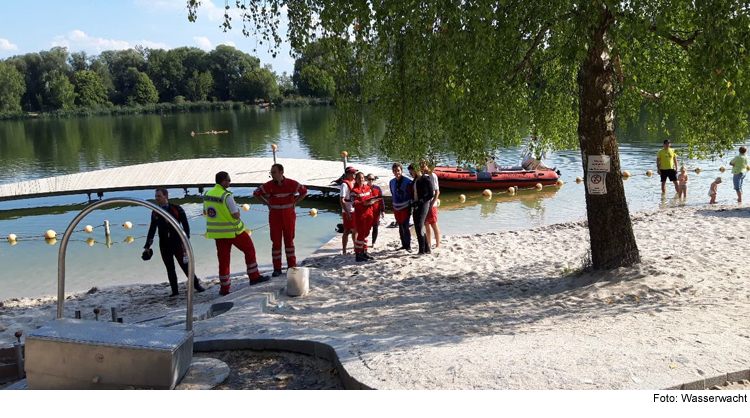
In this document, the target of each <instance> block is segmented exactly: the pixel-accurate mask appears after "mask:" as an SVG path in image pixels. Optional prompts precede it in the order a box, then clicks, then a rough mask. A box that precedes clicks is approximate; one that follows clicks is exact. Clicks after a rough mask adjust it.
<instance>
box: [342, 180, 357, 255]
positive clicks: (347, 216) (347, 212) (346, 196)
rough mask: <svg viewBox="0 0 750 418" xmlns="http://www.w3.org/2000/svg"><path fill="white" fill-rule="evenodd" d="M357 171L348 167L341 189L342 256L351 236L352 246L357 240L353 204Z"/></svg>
mask: <svg viewBox="0 0 750 418" xmlns="http://www.w3.org/2000/svg"><path fill="white" fill-rule="evenodd" d="M356 173H357V170H355V169H354V167H346V170H344V180H342V181H341V187H340V188H339V203H340V204H341V212H342V213H341V216H342V217H343V218H344V236H342V237H341V246H342V254H343V255H346V245H347V244H348V243H349V234H350V233H351V234H352V244H353V243H354V242H355V241H356V240H357V225H356V222H355V220H354V215H353V214H354V205H353V204H352V196H351V192H352V188H353V187H354V186H353V185H354V175H355V174H356Z"/></svg>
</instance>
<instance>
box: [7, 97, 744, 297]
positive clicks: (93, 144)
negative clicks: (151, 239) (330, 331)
mask: <svg viewBox="0 0 750 418" xmlns="http://www.w3.org/2000/svg"><path fill="white" fill-rule="evenodd" d="M334 127H335V115H334V110H333V109H332V108H325V107H321V108H301V109H278V110H245V111H222V112H205V113H197V114H176V115H166V116H159V115H133V116H102V117H89V118H68V119H27V120H21V121H0V164H1V165H2V167H3V170H2V171H0V183H12V182H17V181H21V180H24V179H35V178H44V177H51V176H58V175H63V174H70V173H78V172H84V171H92V170H99V169H105V168H113V167H121V166H127V165H133V164H141V163H149V162H156V161H172V160H178V159H187V158H207V157H270V156H271V155H272V154H271V144H278V146H279V162H280V163H282V164H283V162H284V158H311V159H323V160H339V159H340V158H341V156H340V154H341V151H342V150H345V149H347V148H346V146H345V141H344V139H343V138H342V137H340V136H338V135H337V133H336V132H335V130H334ZM211 130H216V131H223V130H228V131H229V134H225V135H198V136H196V137H191V136H190V132H191V131H195V132H205V131H211ZM663 139H664V138H663V137H661V136H660V135H659V133H655V132H651V131H647V130H646V129H645V128H642V129H641V128H631V129H629V130H628V132H626V133H623V134H621V135H620V137H619V142H620V156H621V160H622V167H623V170H628V171H629V172H630V173H631V174H633V176H632V177H631V178H630V179H628V180H626V181H625V188H626V194H627V198H628V204H629V207H630V209H631V211H643V210H655V209H659V208H664V207H671V206H677V205H703V204H706V203H707V202H708V196H706V192H707V190H708V187H709V184H710V183H711V182H712V181H713V180H714V179H715V178H716V176H717V175H720V173H719V171H718V168H719V167H720V166H726V167H729V160H730V159H731V158H732V157H733V156H734V154H735V153H734V152H733V151H730V152H729V153H728V157H725V158H723V159H718V158H716V159H708V160H689V161H685V163H686V164H687V166H688V167H689V168H690V186H689V191H688V197H687V199H686V200H685V201H679V200H677V199H675V198H673V196H674V191H673V189H669V188H668V189H667V190H668V192H667V194H666V196H664V197H662V196H661V193H660V189H659V179H658V177H657V176H656V175H655V176H654V177H652V178H648V177H646V176H645V174H644V173H645V172H646V170H649V169H650V170H654V168H655V166H656V153H657V151H658V150H659V148H661V142H662V140H663ZM674 148H676V149H677V150H679V149H680V148H681V146H680V144H674ZM347 151H349V153H350V154H351V155H352V157H350V162H351V165H354V166H355V167H356V165H357V163H361V164H368V165H376V166H382V167H387V168H390V166H391V164H392V163H393V162H392V161H390V160H388V159H386V158H385V157H384V154H383V153H382V152H381V150H380V149H379V148H378V144H377V141H376V140H372V141H371V142H370V143H367V144H365V145H363V146H362V148H360V149H347ZM521 151H522V147H511V148H506V149H502V150H498V151H497V157H498V162H499V163H500V164H507V165H510V164H516V163H517V162H518V157H519V155H520V153H521ZM546 162H547V164H548V165H549V166H555V167H556V168H558V169H559V170H560V171H561V172H562V180H563V181H564V182H565V185H564V186H563V187H561V188H557V187H547V188H545V189H544V190H543V191H541V192H537V191H535V190H525V191H521V192H520V193H518V194H517V195H515V196H510V195H508V194H507V193H496V194H495V195H494V196H493V197H492V199H489V200H486V199H484V198H483V197H482V196H481V191H468V192H467V191H464V192H460V191H456V192H452V191H447V190H443V191H442V196H441V208H440V209H441V210H440V214H439V225H440V229H441V232H442V233H443V234H449V235H452V234H469V233H480V232H486V231H498V230H515V229H523V228H529V227H536V226H542V225H549V224H554V223H560V222H567V221H574V220H580V219H582V218H584V217H585V216H586V208H585V196H584V185H583V184H576V183H575V181H574V180H575V178H576V177H577V176H581V175H582V168H581V156H580V151H578V150H572V151H558V152H555V153H553V154H551V155H550V156H548V158H547V160H546ZM680 162H683V159H682V158H680ZM403 163H408V162H403ZM443 163H446V164H450V163H451V161H449V160H446V161H443ZM695 167H701V168H702V169H703V172H702V173H701V174H695V173H694V172H693V171H692V170H693V169H694V168H695ZM654 171H655V170H654ZM230 174H231V173H230ZM722 177H724V180H725V181H724V183H723V184H722V185H721V186H720V188H719V196H718V201H719V203H724V204H726V203H732V202H734V201H736V196H735V194H734V191H733V190H732V187H731V173H730V172H727V173H724V174H723V175H722ZM190 192H191V193H192V194H193V195H195V194H196V193H197V191H196V190H190ZM234 192H235V194H236V196H237V200H238V202H239V203H240V204H242V203H254V201H253V200H251V199H250V196H251V194H252V189H236V190H234ZM461 193H464V194H465V195H466V196H467V200H466V202H465V203H461V202H460V201H459V194H461ZM184 195H185V193H184V191H182V190H170V197H171V198H172V199H171V200H172V201H173V202H174V203H179V204H181V205H183V207H184V208H185V210H186V212H187V214H188V216H193V217H196V218H193V219H192V220H191V222H190V224H191V230H192V231H191V232H192V235H193V239H192V243H193V247H194V249H195V253H196V263H197V273H198V276H199V277H201V278H203V277H207V276H213V275H216V274H217V268H218V267H217V260H216V251H215V247H214V244H213V242H212V240H207V239H205V238H203V237H202V236H201V234H203V233H204V232H205V221H204V220H203V218H202V217H200V216H199V215H200V213H201V209H202V205H201V203H200V200H199V199H197V198H196V197H195V196H193V197H188V198H186V199H183V197H184ZM114 196H130V197H137V198H143V199H151V198H153V191H151V190H145V191H136V192H118V193H111V194H107V195H106V196H105V197H114ZM86 202H87V198H86V196H85V195H75V196H60V197H50V198H40V199H28V200H19V201H10V202H0V237H2V241H1V242H0V244H2V245H0V283H2V286H0V301H1V300H6V299H9V298H17V297H37V296H41V295H46V294H55V293H56V289H57V252H58V250H59V246H58V245H48V244H47V243H46V242H45V241H44V240H43V239H40V238H38V239H34V240H30V241H27V240H23V241H19V242H18V243H17V244H16V245H9V244H8V243H7V240H6V239H5V237H7V236H8V234H11V233H15V234H17V235H19V236H22V237H23V236H38V237H39V236H41V235H43V234H44V232H45V231H46V230H48V229H53V230H55V231H57V232H58V233H62V232H64V231H65V229H66V227H67V225H68V223H69V222H70V221H71V220H72V219H73V218H74V217H75V215H76V214H77V213H79V212H80V211H81V210H82V209H83V207H85V204H86ZM303 203H304V205H303V206H304V207H302V208H298V214H299V215H300V217H299V219H298V223H297V239H296V241H295V243H296V247H297V256H298V258H303V257H306V256H307V255H309V254H310V253H312V252H313V251H315V250H316V249H317V248H318V247H320V246H321V245H322V244H324V243H325V242H327V241H329V240H330V239H331V238H332V237H334V236H335V234H336V233H335V231H334V229H335V226H336V224H337V223H339V222H340V216H339V214H338V205H337V203H336V201H335V200H333V201H330V200H329V201H325V200H324V199H322V198H316V199H309V201H305V202H303ZM310 207H316V208H318V210H319V215H318V216H317V217H315V218H312V217H310V216H305V215H306V214H307V212H308V211H309V209H308V208H310ZM252 209H253V210H250V211H247V212H242V219H243V220H244V221H245V223H246V224H247V225H248V226H249V227H250V228H253V229H254V232H253V235H252V237H253V240H254V242H255V246H256V250H257V252H258V262H259V264H261V267H262V269H265V270H269V269H270V265H271V263H270V262H271V257H270V252H271V249H270V245H271V243H270V239H269V237H268V227H267V226H265V225H266V224H267V223H268V219H267V213H265V212H263V209H264V207H263V206H260V205H255V204H253V205H252ZM149 216H150V214H149V213H148V211H147V210H145V209H143V208H134V207H114V208H110V209H104V210H99V211H96V212H94V213H92V214H90V215H89V216H88V217H87V218H86V219H84V220H83V222H82V223H81V228H82V227H83V226H84V225H86V224H90V225H93V226H98V225H101V224H102V223H103V222H104V220H105V219H106V220H109V221H110V222H111V223H113V224H117V225H122V224H123V223H124V222H126V221H130V222H132V223H133V224H135V226H134V227H133V229H130V230H126V229H125V228H123V227H122V226H113V227H112V241H113V244H112V245H111V246H110V247H107V246H106V245H104V244H103V243H104V241H105V240H104V233H103V229H102V228H97V229H96V230H95V231H94V233H93V234H90V235H89V234H86V233H84V232H81V233H76V234H74V236H73V241H72V242H71V243H70V245H69V247H68V256H67V280H66V290H67V291H80V290H88V289H89V288H91V287H93V286H99V287H101V286H108V285H120V284H134V283H160V282H166V272H165V270H164V266H163V264H162V263H161V260H159V257H158V256H157V257H155V258H153V259H152V260H151V261H149V262H144V261H142V260H141V259H140V253H141V251H142V247H143V245H144V243H145V235H146V233H147V231H148V226H147V225H141V224H147V223H148V221H149ZM90 237H93V238H94V239H95V240H96V242H95V243H92V245H89V243H87V239H88V238H90ZM128 237H133V238H134V240H133V242H131V243H127V242H126V241H130V240H129V239H128ZM241 255H242V254H241V253H240V252H238V251H234V252H233V255H232V272H240V271H243V270H244V263H243V258H242V257H241ZM180 280H183V278H181V279H180ZM164 292H165V295H166V294H168V292H169V290H168V287H165V289H164Z"/></svg>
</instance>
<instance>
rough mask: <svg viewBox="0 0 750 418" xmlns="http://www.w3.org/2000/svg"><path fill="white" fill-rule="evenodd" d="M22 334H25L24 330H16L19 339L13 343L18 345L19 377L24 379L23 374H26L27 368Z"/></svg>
mask: <svg viewBox="0 0 750 418" xmlns="http://www.w3.org/2000/svg"><path fill="white" fill-rule="evenodd" d="M22 335H23V332H21V331H16V338H17V339H18V342H17V343H14V344H13V345H14V346H15V347H16V363H17V364H18V378H19V379H23V376H24V375H25V368H24V361H23V344H21V336H22Z"/></svg>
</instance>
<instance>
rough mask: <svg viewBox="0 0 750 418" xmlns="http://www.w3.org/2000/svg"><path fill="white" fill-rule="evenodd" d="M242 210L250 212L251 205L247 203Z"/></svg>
mask: <svg viewBox="0 0 750 418" xmlns="http://www.w3.org/2000/svg"><path fill="white" fill-rule="evenodd" d="M242 210H244V211H245V212H247V211H249V210H250V205H248V204H247V203H245V204H244V205H242Z"/></svg>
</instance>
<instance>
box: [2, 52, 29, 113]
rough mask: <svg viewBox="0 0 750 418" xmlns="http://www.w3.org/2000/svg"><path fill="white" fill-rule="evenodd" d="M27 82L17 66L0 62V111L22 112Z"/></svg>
mask: <svg viewBox="0 0 750 418" xmlns="http://www.w3.org/2000/svg"><path fill="white" fill-rule="evenodd" d="M25 92H26V84H25V82H24V79H23V75H21V73H20V72H18V70H16V68H15V67H14V66H13V65H11V64H8V63H5V62H0V112H20V111H21V97H22V96H23V94H24V93H25Z"/></svg>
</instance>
